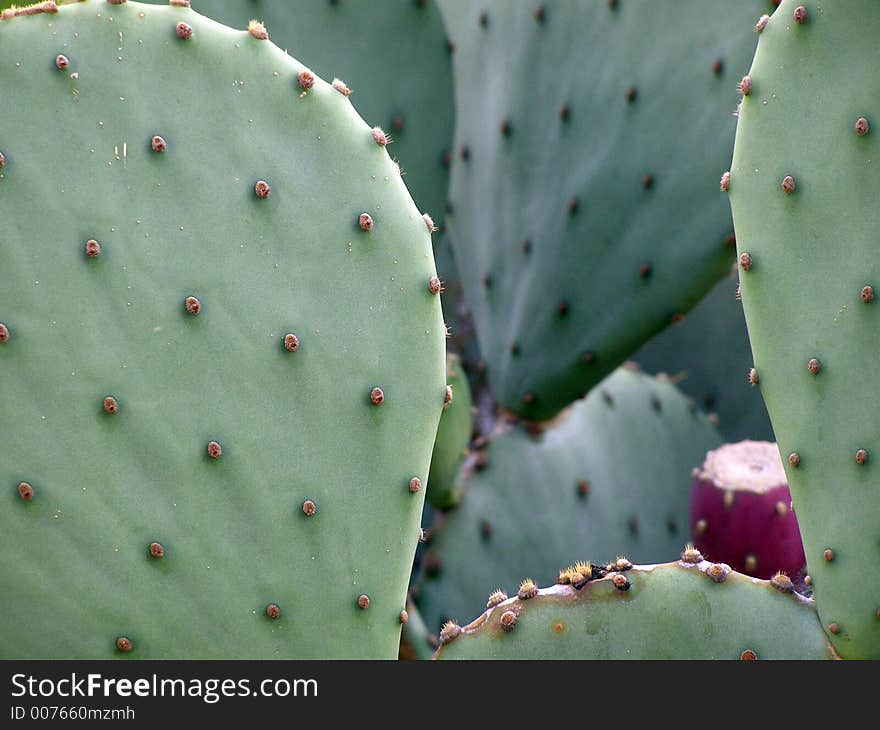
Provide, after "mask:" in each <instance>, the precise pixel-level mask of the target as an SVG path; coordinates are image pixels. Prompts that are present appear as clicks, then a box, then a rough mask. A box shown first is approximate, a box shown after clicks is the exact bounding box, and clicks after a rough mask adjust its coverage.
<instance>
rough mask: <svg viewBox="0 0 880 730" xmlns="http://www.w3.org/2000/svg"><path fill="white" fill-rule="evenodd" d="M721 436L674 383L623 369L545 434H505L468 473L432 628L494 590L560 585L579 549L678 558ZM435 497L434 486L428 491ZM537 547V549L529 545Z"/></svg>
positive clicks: (425, 575)
mask: <svg viewBox="0 0 880 730" xmlns="http://www.w3.org/2000/svg"><path fill="white" fill-rule="evenodd" d="M720 444H721V437H720V436H719V434H718V432H717V431H716V430H715V427H714V426H713V425H712V424H711V423H709V421H708V419H707V418H706V417H705V416H704V415H703V414H701V413H700V412H698V411H696V410H692V409H691V407H690V405H689V403H688V401H687V400H686V399H685V398H684V397H683V396H682V395H681V393H679V392H678V390H676V388H675V387H674V386H673V385H671V384H670V383H666V382H661V381H658V380H656V379H654V378H650V377H648V376H646V375H643V374H641V373H638V372H636V371H633V370H631V369H629V368H619V369H618V370H617V371H615V372H614V374H613V375H611V376H610V377H608V378H606V379H605V380H604V381H603V382H602V383H601V385H599V387H597V388H595V389H594V390H593V392H592V393H590V395H589V396H588V397H587V398H586V399H584V400H582V401H578V402H577V403H576V404H574V405H573V406H572V407H571V409H570V410H568V411H565V412H564V413H563V414H561V415H560V417H559V419H558V420H557V421H556V422H554V423H553V424H552V425H551V426H549V427H548V428H547V429H546V430H545V431H544V432H543V433H542V434H540V435H538V436H532V435H530V434H529V433H528V432H527V431H526V429H524V428H522V427H514V428H511V429H509V430H507V431H504V430H503V429H502V430H500V432H499V433H496V434H495V435H494V436H493V437H491V438H490V440H489V443H488V446H487V447H486V448H485V449H484V450H482V451H474V452H473V453H472V454H471V456H469V457H468V460H466V461H465V464H464V466H463V468H462V470H461V473H460V474H459V477H458V485H457V487H456V491H457V493H458V494H464V497H463V499H462V500H461V503H460V504H459V505H458V507H456V509H454V510H452V511H450V512H448V513H446V514H444V515H442V520H441V521H439V522H438V523H437V525H436V530H435V531H434V533H435V534H434V535H433V536H432V538H431V540H430V542H429V544H428V545H427V553H426V555H425V559H424V561H423V571H422V576H421V578H420V581H419V584H418V589H419V590H418V601H419V607H420V610H421V612H422V615H423V616H424V618H425V621H426V622H427V624H428V626H429V627H430V628H431V630H432V631H436V630H438V629H439V627H440V624H441V623H442V622H443V621H444V620H446V619H448V618H458V619H464V618H466V617H467V616H468V615H469V613H470V612H471V611H473V607H474V606H475V605H476V603H477V601H478V600H479V599H480V597H482V596H483V595H484V591H485V590H486V586H487V585H489V584H491V585H492V587H494V586H497V585H501V586H502V587H503V588H505V589H506V590H508V591H515V589H516V587H517V586H518V585H519V579H521V578H523V577H526V576H531V577H532V578H534V579H535V580H536V581H538V582H539V583H546V582H547V581H550V580H553V579H555V578H556V575H557V568H558V567H559V564H560V563H561V562H563V561H566V560H568V559H569V557H570V556H571V554H572V552H573V551H574V552H575V553H576V554H578V555H585V556H594V557H596V558H598V559H600V560H603V561H604V560H610V559H612V558H614V557H615V556H616V555H618V552H619V551H623V552H625V553H626V555H627V556H628V557H629V558H630V559H632V560H639V561H644V560H646V559H649V558H650V557H651V556H652V555H654V556H659V557H661V558H666V559H671V558H673V557H675V556H676V555H678V552H679V550H680V547H681V543H682V542H683V541H684V540H685V539H686V536H687V534H688V527H687V524H688V485H689V482H690V473H691V469H692V468H693V467H694V466H695V465H696V464H699V463H700V462H701V461H702V460H703V458H704V456H705V454H706V451H707V450H709V449H713V448H716V447H717V446H719V445H720ZM429 490H430V486H429ZM523 546H528V549H523Z"/></svg>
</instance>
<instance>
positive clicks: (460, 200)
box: [441, 0, 770, 420]
mask: <svg viewBox="0 0 880 730" xmlns="http://www.w3.org/2000/svg"><path fill="white" fill-rule="evenodd" d="M769 6H770V3H769V2H766V0H750V1H749V2H736V3H731V2H728V1H727V0H714V1H713V2H706V0H682V1H680V2H675V3H656V2H653V1H652V0H626V1H625V2H620V3H615V4H613V6H612V4H610V3H608V2H607V0H567V1H566V0H559V1H558V2H545V3H541V4H538V3H523V2H509V1H508V0H494V1H488V2H482V3H470V2H464V1H463V0H444V1H443V2H441V9H442V10H443V14H444V19H445V20H446V23H447V27H448V28H449V32H450V38H451V40H452V41H453V42H454V44H455V53H454V54H453V56H454V59H453V66H454V74H455V77H456V80H457V83H456V87H455V94H456V100H455V102H456V144H455V161H454V166H453V174H452V183H451V192H450V202H451V205H452V206H453V212H452V214H450V215H449V216H448V217H447V224H448V226H449V228H450V230H451V232H452V240H453V246H454V247H455V258H456V261H457V262H458V263H459V268H460V269H461V271H460V274H461V277H462V284H463V287H464V292H465V296H466V298H467V301H468V304H469V305H470V307H471V309H472V311H473V316H474V322H475V326H476V331H477V335H478V339H479V342H480V349H481V351H482V353H483V357H484V358H485V361H486V365H487V368H488V379H489V384H490V386H491V387H492V390H493V392H494V394H495V397H496V399H497V400H498V402H499V403H500V404H501V405H502V406H504V407H506V408H509V409H512V410H513V411H515V412H517V413H519V414H520V415H522V416H523V417H525V418H528V419H530V420H536V419H538V420H540V419H546V418H550V417H552V416H553V415H555V414H556V413H558V412H559V411H560V410H561V409H562V408H563V407H565V406H566V405H567V404H569V403H571V402H573V401H574V400H576V399H577V398H580V397H582V396H583V395H584V394H585V393H586V392H587V391H588V390H589V389H590V388H591V387H592V386H593V385H595V384H596V383H598V382H599V381H600V380H601V379H602V378H603V377H605V375H607V374H609V373H610V372H611V371H612V370H613V369H614V368H615V367H617V366H618V365H619V364H621V363H622V362H623V361H624V360H625V359H627V358H628V357H630V356H631V355H632V353H634V352H635V351H636V350H637V349H638V347H639V346H640V345H642V344H643V343H644V342H646V341H647V340H648V339H650V337H651V336H653V335H654V334H655V333H656V332H658V331H659V330H661V329H662V328H663V327H665V326H667V325H668V324H669V323H670V322H672V321H673V319H674V318H675V317H676V316H677V315H680V314H681V313H683V312H686V311H687V310H689V309H690V308H691V307H692V306H694V305H695V304H696V302H697V301H698V300H699V299H700V298H701V297H702V296H703V295H704V294H706V293H707V292H708V291H709V289H710V288H711V287H712V285H713V284H714V283H715V282H716V281H717V280H718V279H720V278H721V277H722V276H723V275H724V273H725V272H726V271H727V268H728V266H729V262H730V248H729V247H728V246H726V245H725V241H726V238H727V236H728V235H729V234H730V233H731V232H732V224H731V221H730V213H729V210H728V208H727V205H726V204H725V200H724V197H723V196H722V195H721V194H720V193H719V190H718V169H719V167H721V166H724V165H725V164H726V156H727V154H728V152H727V151H728V150H729V149H730V145H731V144H732V141H733V135H734V129H735V122H736V120H735V119H734V118H733V117H732V116H731V111H732V110H733V107H734V103H735V90H734V87H735V84H736V81H737V80H738V79H739V78H740V77H741V75H742V74H743V73H744V71H745V69H746V68H747V66H748V62H749V59H750V58H751V55H752V53H753V50H754V47H755V42H756V36H755V34H754V33H751V32H746V33H730V32H729V30H730V28H731V27H740V26H742V25H743V23H747V22H751V23H754V21H755V20H756V19H757V18H758V16H759V15H760V14H761V13H762V12H764V11H765V10H766V9H767V8H768V7H769ZM536 8H537V9H536ZM462 262H467V265H466V266H465V265H463V263H462Z"/></svg>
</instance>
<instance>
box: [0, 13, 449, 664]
mask: <svg viewBox="0 0 880 730" xmlns="http://www.w3.org/2000/svg"><path fill="white" fill-rule="evenodd" d="M180 23H183V24H185V25H184V26H179V27H178V24H180ZM254 30H255V34H250V33H248V31H242V30H231V29H229V28H226V27H224V26H222V25H220V24H218V23H215V22H214V21H211V20H208V19H207V18H204V17H202V16H200V15H198V14H197V13H195V12H194V11H192V10H190V9H187V8H184V7H179V6H178V7H167V6H166V7H159V6H155V5H144V4H139V3H134V2H127V3H124V4H121V5H120V4H109V3H106V2H100V1H98V0H88V2H82V3H76V4H72V5H65V6H62V7H60V9H58V11H57V12H52V13H40V14H34V15H30V16H28V17H12V18H9V19H6V20H2V21H0V98H2V99H3V113H2V115H0V151H2V152H3V155H4V159H5V164H4V166H3V167H2V168H0V219H2V221H3V225H4V233H3V239H2V241H0V271H2V272H3V285H2V286H0V322H2V323H3V324H4V325H5V326H6V328H7V330H8V333H9V336H8V337H5V338H2V339H4V340H5V341H2V342H0V403H2V404H3V407H2V408H0V434H2V439H0V502H2V506H0V551H2V552H3V554H4V555H5V556H6V557H5V558H4V560H3V562H2V566H0V612H2V614H3V615H4V616H5V617H7V619H8V620H6V621H4V625H3V628H2V629H0V657H2V658H5V659H9V658H68V657H72V658H111V657H114V656H116V657H131V658H172V657H180V658H219V657H234V658H243V657H255V658H285V657H296V658H309V657H320V658H330V657H388V658H392V657H395V656H396V655H397V645H398V638H399V634H400V620H401V617H400V611H401V609H403V607H404V600H405V595H406V588H407V579H408V576H409V569H410V565H411V562H412V558H413V553H414V551H415V547H416V543H417V539H418V532H419V523H420V516H421V512H422V502H423V495H424V491H420V492H419V493H415V494H414V493H412V492H411V491H410V490H409V489H408V484H409V482H410V479H411V478H412V477H413V476H417V477H420V478H421V479H422V480H423V481H424V480H426V479H427V472H428V466H429V458H430V453H431V447H432V444H433V439H434V434H435V433H436V429H437V424H438V421H439V418H440V414H441V410H442V406H443V397H444V390H445V377H444V330H443V322H442V315H441V310H440V303H439V298H438V297H437V296H435V295H433V294H432V293H431V292H430V291H429V288H428V282H429V279H430V278H431V277H432V276H434V275H435V270H434V262H433V258H432V256H431V243H430V234H429V232H428V230H427V229H426V226H425V223H424V221H423V220H422V215H421V211H420V210H419V209H418V208H417V207H416V206H415V205H414V204H413V202H412V199H411V198H410V196H409V194H408V192H407V190H406V187H405V186H404V184H403V182H402V181H401V178H400V175H399V173H398V170H397V168H396V166H395V165H394V163H393V161H392V160H391V158H390V157H389V155H388V153H387V151H386V150H385V149H384V148H383V147H381V146H379V145H377V144H376V142H375V141H374V138H373V135H372V133H371V126H370V125H369V124H367V123H365V122H364V121H363V120H362V119H361V117H360V116H358V114H357V113H356V111H355V110H354V107H353V106H352V105H351V103H350V101H349V100H348V99H347V98H345V96H343V95H342V94H340V93H339V91H337V90H336V89H335V88H333V87H332V86H331V85H330V84H329V83H327V82H325V81H324V80H322V79H321V78H318V77H317V76H314V77H310V76H309V75H307V74H306V71H307V69H306V68H305V67H304V66H303V65H302V64H301V63H300V62H298V61H296V60H294V59H293V58H291V57H290V56H288V55H286V54H285V53H284V52H283V51H282V50H280V49H279V48H277V47H276V46H275V45H274V44H273V43H272V42H271V41H268V40H260V39H259V38H258V37H256V36H257V35H259V29H258V28H255V29H254ZM58 54H63V55H64V56H65V57H66V59H67V62H68V63H67V65H66V66H65V67H64V68H59V66H58V64H57V63H56V57H57V55H58ZM62 65H63V64H62ZM304 86H305V87H310V88H304ZM34 119H39V120H40V122H39V125H35V124H34V122H33V120H34ZM23 130H27V131H23ZM154 136H161V137H162V138H163V140H164V142H162V143H160V142H158V141H154V139H153V138H154ZM261 181H262V182H263V183H264V185H260V184H259V183H260V182H261ZM267 193H269V194H268V195H266V194H267ZM261 195H263V196H266V197H260V196H261ZM362 214H367V215H368V216H369V218H370V220H371V221H372V223H373V225H372V227H370V226H369V225H368V221H367V220H366V219H363V220H362ZM362 222H363V224H364V225H363V226H362V225H361V223H362ZM364 228H371V229H370V230H364ZM92 239H94V240H95V241H96V242H97V243H98V244H100V247H101V249H100V255H99V256H96V257H90V256H89V255H87V253H86V250H87V249H86V247H87V241H89V240H92ZM88 251H90V252H91V253H95V252H96V249H95V246H94V245H91V246H88ZM190 297H195V298H197V299H198V300H199V306H196V303H195V302H194V301H192V300H190V299H189V298H190ZM196 312H197V314H196ZM288 334H295V335H296V336H297V338H298V346H297V347H296V348H295V349H294V348H293V345H294V342H293V341H292V340H291V339H290V338H288V337H286V335H288ZM286 345H287V346H290V348H291V349H288V348H287V346H286ZM375 388H381V389H382V391H383V396H384V398H383V399H381V400H380V398H379V397H378V396H379V393H378V391H376V392H374V389H375ZM107 397H112V398H113V399H114V401H107V403H106V404H105V399H106V398H107ZM114 403H115V405H114ZM375 403H380V405H375ZM105 406H106V410H105ZM108 411H109V412H108ZM211 442H217V444H216V445H209V444H211ZM217 446H219V447H222V454H220V453H218V449H217ZM212 455H213V456H215V457H217V456H219V458H211V457H212ZM22 482H26V483H28V484H29V485H31V489H32V491H30V492H29V491H28V489H27V488H22V490H21V492H20V491H19V484H20V483H22ZM22 493H23V494H24V496H28V497H31V498H30V499H24V498H23V497H22V496H21V495H22ZM153 543H158V544H159V545H153ZM362 596H363V598H362ZM367 599H368V600H367ZM118 639H124V640H120V641H119V644H118V645H117V640H118ZM117 646H119V647H121V648H117ZM127 649H130V650H127Z"/></svg>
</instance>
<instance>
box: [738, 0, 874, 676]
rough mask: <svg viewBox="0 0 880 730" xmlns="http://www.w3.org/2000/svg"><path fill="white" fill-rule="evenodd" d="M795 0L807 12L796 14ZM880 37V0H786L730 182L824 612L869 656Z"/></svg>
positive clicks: (758, 344) (761, 366) (751, 315)
mask: <svg viewBox="0 0 880 730" xmlns="http://www.w3.org/2000/svg"><path fill="white" fill-rule="evenodd" d="M798 7H803V8H804V9H805V10H806V17H805V18H802V19H803V20H805V22H803V23H799V22H796V21H795V12H796V10H797V8H798ZM878 39H880V5H878V4H877V3H876V2H873V0H852V2H846V3H825V2H823V3H819V2H802V3H798V2H793V1H791V2H789V1H788V0H786V1H785V2H783V3H782V5H780V7H779V9H778V10H777V11H776V12H775V13H774V14H773V16H772V18H771V19H770V21H769V22H768V23H767V25H766V27H765V29H764V31H763V32H762V34H761V40H760V43H759V44H758V51H757V54H756V56H755V59H754V63H753V64H752V67H751V70H750V71H749V77H750V79H751V93H750V94H749V95H748V96H747V97H745V98H744V99H743V103H742V108H741V111H740V117H739V126H738V129H737V135H736V147H735V151H734V155H733V164H732V166H731V169H730V188H729V194H730V203H731V206H732V208H733V214H734V220H735V223H736V237H737V246H738V248H739V253H740V256H741V258H742V259H743V261H744V263H746V265H747V266H748V270H745V267H743V270H742V271H741V274H740V279H741V285H742V297H743V305H744V308H745V314H746V321H747V324H748V329H749V337H750V339H751V343H752V349H753V351H754V360H755V369H756V372H757V376H758V380H759V386H758V387H759V388H760V389H761V393H762V394H763V396H764V400H765V402H766V404H767V410H768V412H769V414H770V419H771V421H772V422H773V428H774V430H775V432H776V438H777V441H778V443H779V448H780V452H781V454H782V457H783V462H784V463H785V465H786V473H787V475H788V480H789V485H790V487H791V494H792V498H793V501H794V508H795V512H796V513H797V518H798V522H799V524H800V530H801V535H802V537H803V541H804V549H805V552H806V556H807V567H808V570H809V574H810V576H811V577H812V583H813V590H814V591H815V597H816V602H817V607H818V610H819V615H820V616H821V618H822V623H823V625H824V626H825V628H826V629H827V630H828V631H829V632H830V636H831V640H832V641H833V642H834V644H835V646H836V647H837V649H838V651H839V652H840V654H841V655H842V656H843V657H846V658H873V659H878V658H880V567H878V566H880V527H878V526H880V477H878V469H880V415H878V412H877V392H876V383H877V367H878V354H880V326H878V322H880V320H878V317H880V309H878V307H880V300H878V299H877V297H876V296H875V293H880V289H878V287H880V260H878V257H877V241H878V235H880V208H878V206H877V199H878V195H880V181H878V178H877V163H878V159H880V137H878V132H880V77H878V75H877V68H878V64H880V45H878ZM789 177H790V178H791V181H786V178H789ZM792 183H793V188H794V189H793V190H792ZM784 188H785V189H784ZM786 189H787V190H789V191H790V192H788V193H787V192H786ZM866 287H871V288H870V289H866ZM790 454H791V455H793V456H791V457H789V455H790ZM795 464H796V466H795Z"/></svg>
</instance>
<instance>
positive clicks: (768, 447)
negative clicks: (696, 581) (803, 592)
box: [691, 441, 804, 578]
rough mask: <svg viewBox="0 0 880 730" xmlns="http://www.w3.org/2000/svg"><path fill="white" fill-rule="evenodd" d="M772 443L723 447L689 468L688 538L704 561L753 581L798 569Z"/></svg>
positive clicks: (800, 553) (793, 520) (799, 557)
mask: <svg viewBox="0 0 880 730" xmlns="http://www.w3.org/2000/svg"><path fill="white" fill-rule="evenodd" d="M790 503H791V496H790V495H789V491H788V484H787V483H786V481H785V471H784V470H783V468H782V462H781V460H780V459H779V450H778V448H777V447H776V444H774V443H770V442H767V441H742V442H740V443H737V444H725V445H724V446H722V447H721V448H719V449H716V450H715V451H710V452H709V454H708V455H707V456H706V461H705V462H704V463H703V466H702V467H700V468H699V469H697V470H695V475H694V483H693V487H692V488H691V535H692V537H693V541H694V544H695V545H696V546H697V548H698V549H699V550H700V552H702V553H703V555H705V556H706V557H707V558H710V559H712V560H723V561H724V562H725V563H729V564H730V565H731V566H732V567H733V569H734V570H737V571H739V572H740V573H747V574H748V575H754V576H757V577H759V578H771V577H772V576H773V575H775V574H776V573H777V572H779V571H782V572H784V573H785V574H786V575H789V576H792V577H796V576H798V574H799V573H800V572H801V569H802V568H803V566H804V548H803V545H802V544H801V536H800V532H799V531H798V523H797V517H795V514H794V512H793V511H792V510H791V507H790Z"/></svg>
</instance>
